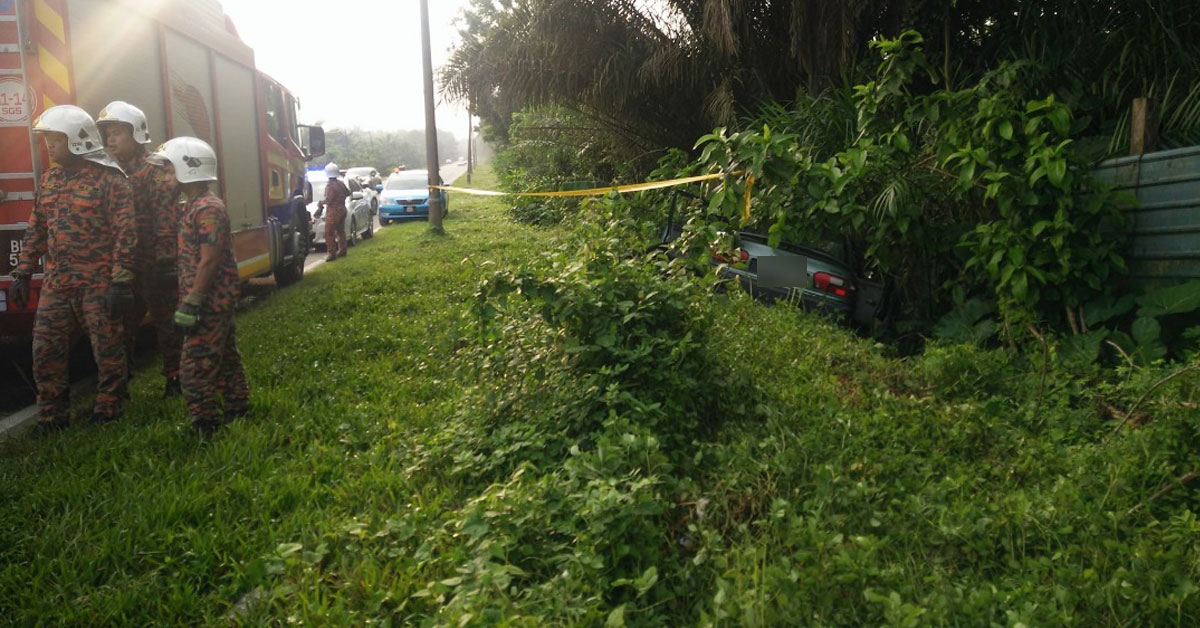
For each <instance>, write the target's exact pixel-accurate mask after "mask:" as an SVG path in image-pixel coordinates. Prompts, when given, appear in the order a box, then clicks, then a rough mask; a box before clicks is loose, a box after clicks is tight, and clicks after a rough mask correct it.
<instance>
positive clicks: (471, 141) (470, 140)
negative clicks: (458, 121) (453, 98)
mask: <svg viewBox="0 0 1200 628" xmlns="http://www.w3.org/2000/svg"><path fill="white" fill-rule="evenodd" d="M471 117H472V116H471V109H470V108H469V107H468V108H467V183H468V184H470V183H471V165H472V164H471V157H472V155H471V147H472V145H473V144H474V143H475V141H474V139H475V138H474V137H473V135H472V129H473V127H474V126H475V121H474V120H472V119H471Z"/></svg>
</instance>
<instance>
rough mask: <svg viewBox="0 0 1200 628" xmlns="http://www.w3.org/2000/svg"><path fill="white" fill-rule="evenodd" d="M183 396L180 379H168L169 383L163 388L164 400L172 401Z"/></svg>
mask: <svg viewBox="0 0 1200 628" xmlns="http://www.w3.org/2000/svg"><path fill="white" fill-rule="evenodd" d="M182 394H183V389H181V388H180V387H179V378H178V377H172V378H170V379H168V380H167V383H166V384H165V385H164V386H163V395H162V396H163V399H170V398H172V397H178V396H180V395H182Z"/></svg>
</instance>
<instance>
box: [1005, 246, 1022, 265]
mask: <svg viewBox="0 0 1200 628" xmlns="http://www.w3.org/2000/svg"><path fill="white" fill-rule="evenodd" d="M1008 259H1010V260H1012V264H1013V266H1016V267H1017V268H1020V267H1022V266H1024V265H1025V247H1023V246H1021V245H1016V246H1010V247H1008Z"/></svg>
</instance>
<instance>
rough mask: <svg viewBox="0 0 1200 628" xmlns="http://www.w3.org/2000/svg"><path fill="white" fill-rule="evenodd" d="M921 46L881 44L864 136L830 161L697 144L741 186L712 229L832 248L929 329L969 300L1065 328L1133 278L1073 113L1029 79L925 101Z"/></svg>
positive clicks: (987, 81) (781, 142)
mask: <svg viewBox="0 0 1200 628" xmlns="http://www.w3.org/2000/svg"><path fill="white" fill-rule="evenodd" d="M921 43H922V39H921V37H920V35H919V34H916V33H913V32H908V33H906V34H904V35H903V36H902V37H900V38H899V39H896V40H881V41H878V42H876V43H875V44H874V47H875V48H876V49H877V50H878V51H879V52H880V54H881V56H882V63H881V65H880V66H879V68H878V70H877V72H876V74H875V76H874V77H873V80H870V81H868V82H866V83H864V84H861V85H857V86H855V87H854V90H853V103H854V114H855V123H854V131H855V132H854V134H853V136H852V137H850V138H849V142H848V143H847V144H846V145H844V146H842V147H840V148H839V149H838V150H836V151H835V152H834V153H833V154H828V153H827V152H826V151H827V148H826V147H822V146H814V145H811V144H806V143H805V142H803V141H801V138H802V137H803V136H802V135H800V134H798V133H797V132H794V131H790V130H787V129H783V130H780V129H776V128H772V127H770V126H769V125H766V124H764V125H762V126H761V127H759V128H754V127H751V128H749V129H747V130H744V131H740V132H737V133H732V134H729V133H727V132H726V131H725V130H724V129H718V130H717V131H716V132H714V133H713V134H710V135H707V136H705V137H702V138H700V140H699V141H698V142H697V148H699V149H701V153H700V157H699V163H700V165H701V166H702V167H703V168H704V169H706V170H710V171H724V172H729V173H737V175H736V178H734V177H731V178H730V179H727V180H726V181H725V182H724V184H722V185H720V186H718V187H717V188H716V189H715V190H713V192H712V195H711V199H710V202H709V203H708V204H707V205H706V206H705V208H704V211H705V212H706V214H707V216H706V218H707V219H708V220H710V221H716V222H718V223H719V224H724V225H728V226H730V227H738V228H742V227H756V228H759V229H763V230H765V231H767V233H768V234H769V235H770V238H771V241H772V242H778V241H780V240H790V241H801V242H803V241H805V240H807V239H813V238H814V237H825V236H826V235H827V234H831V233H832V234H836V235H837V236H838V237H840V238H843V239H845V240H846V241H848V242H850V243H852V245H853V246H852V248H854V249H855V250H856V251H857V252H858V253H859V254H861V256H862V259H863V263H862V265H863V268H862V270H864V271H867V270H870V271H874V272H876V273H879V274H881V275H882V276H884V277H887V278H889V279H890V280H892V281H893V282H894V283H895V284H896V285H897V286H898V287H899V289H900V290H901V293H902V301H903V302H904V303H906V304H908V305H909V307H910V308H912V309H913V311H912V312H911V314H913V315H916V316H917V317H918V318H922V319H924V320H926V321H929V320H930V319H931V318H932V317H933V314H934V313H937V312H940V311H944V309H945V308H946V307H947V305H948V304H949V303H950V301H951V295H952V294H953V293H954V291H955V290H956V289H957V290H959V291H965V292H966V293H967V294H968V295H971V294H974V295H982V296H985V297H986V298H988V299H990V300H993V301H995V302H996V303H998V304H999V309H1000V312H1001V314H1002V316H1003V318H1004V319H1005V321H1006V322H1009V323H1020V325H1017V328H1021V327H1023V326H1024V324H1026V323H1028V322H1030V321H1045V320H1049V321H1051V322H1056V323H1063V322H1065V312H1066V309H1068V308H1076V307H1078V306H1080V305H1082V304H1083V303H1084V302H1086V301H1088V300H1089V299H1092V298H1094V297H1096V296H1098V295H1100V294H1103V293H1105V292H1106V291H1107V290H1108V289H1109V286H1111V285H1112V283H1113V278H1114V277H1115V276H1116V275H1117V274H1118V273H1120V272H1121V271H1122V270H1123V269H1124V261H1123V259H1122V257H1121V250H1122V246H1123V243H1124V241H1125V238H1124V231H1123V229H1122V226H1123V221H1122V216H1121V213H1120V211H1119V210H1118V208H1117V205H1116V203H1115V202H1113V200H1112V199H1111V198H1110V196H1109V195H1108V194H1107V193H1106V191H1105V189H1104V188H1103V187H1102V186H1100V185H1098V184H1097V183H1095V182H1094V181H1093V180H1092V179H1091V178H1090V177H1089V175H1088V174H1087V171H1086V168H1087V164H1086V163H1085V162H1084V161H1083V159H1082V158H1080V157H1079V156H1077V155H1076V154H1075V153H1074V152H1073V150H1072V128H1073V123H1072V118H1071V112H1070V110H1069V108H1068V107H1067V106H1066V105H1065V104H1064V103H1062V102H1059V101H1058V100H1056V99H1055V98H1054V96H1052V95H1051V96H1044V97H1043V96H1040V95H1036V94H1037V92H1036V85H1032V84H1031V83H1030V82H1029V81H1027V80H1025V79H1027V76H1026V74H1025V70H1027V66H1025V65H1023V64H1022V63H1007V64H1004V65H1002V66H1001V67H1000V68H998V69H997V70H995V71H994V72H991V73H989V74H987V75H986V76H984V77H983V78H982V79H981V80H980V81H979V82H978V83H976V84H974V85H971V86H969V87H965V88H961V89H955V90H949V89H944V88H943V89H938V90H933V91H927V90H926V89H925V86H926V85H927V84H928V82H930V81H933V82H937V81H938V80H939V76H938V70H937V69H936V68H935V67H934V66H933V64H932V63H930V61H929V60H928V59H927V58H926V57H925V54H924V52H923V50H922V48H921ZM918 86H920V87H921V89H917V87H918ZM772 117H773V118H775V119H778V118H779V116H778V114H777V113H776V114H775V115H773V116H772ZM818 125H819V126H823V127H824V126H829V123H828V122H825V121H822V122H820V123H818ZM819 137H821V138H824V139H825V141H829V138H831V137H833V138H836V137H837V134H830V133H828V132H822V133H821V134H819Z"/></svg>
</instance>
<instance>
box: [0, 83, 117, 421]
mask: <svg viewBox="0 0 1200 628" xmlns="http://www.w3.org/2000/svg"><path fill="white" fill-rule="evenodd" d="M33 131H34V133H36V134H38V135H40V136H41V137H42V139H43V141H44V146H45V150H46V154H47V156H48V157H49V158H50V159H51V160H53V162H54V164H56V165H54V166H52V167H51V168H49V169H48V170H46V172H45V173H43V174H42V177H41V181H40V182H39V187H38V193H37V199H36V200H35V201H34V205H33V212H32V213H31V214H30V217H29V227H28V229H26V231H25V241H24V244H23V246H22V249H21V255H20V261H19V262H18V264H17V267H16V269H15V270H13V271H12V275H13V278H14V279H13V283H12V286H11V287H10V288H9V290H10V292H9V298H11V299H12V300H13V302H14V303H15V304H17V305H18V307H24V306H25V304H26V303H27V302H28V299H29V277H30V275H31V274H33V270H34V267H35V264H36V262H37V260H38V259H39V258H42V257H43V256H45V278H44V279H43V281H42V290H41V295H40V297H39V299H38V309H37V314H36V315H35V318H34V325H33V376H34V379H35V380H36V382H37V400H38V409H39V417H38V426H37V430H38V431H39V432H41V433H46V432H50V431H54V430H58V429H61V428H63V427H66V426H67V425H68V424H69V423H70V420H71V419H70V407H71V403H70V396H69V395H70V389H69V381H68V373H67V368H68V367H67V358H68V354H69V353H70V349H71V343H72V341H73V340H74V338H75V336H76V335H77V333H79V332H80V331H84V332H86V333H87V335H88V337H89V338H90V339H91V342H92V351H93V355H94V357H95V360H96V366H97V370H98V381H97V385H96V399H95V402H94V403H93V405H92V411H91V416H90V419H91V421H92V422H94V423H108V422H110V421H114V420H116V419H118V418H120V416H121V410H122V406H123V403H124V397H125V386H126V380H127V377H128V370H127V367H126V362H125V344H124V342H123V338H124V334H123V330H122V327H123V326H122V322H121V321H122V320H123V319H124V317H125V316H126V314H127V313H128V312H129V310H130V309H132V307H133V288H132V285H131V283H132V281H133V268H134V248H135V247H136V245H137V231H136V227H135V225H134V215H133V201H132V189H131V188H130V185H129V182H128V181H127V180H126V179H125V176H124V174H123V173H122V172H121V170H120V168H119V167H117V164H116V163H115V162H113V161H112V160H111V159H109V158H108V156H107V155H105V153H104V150H103V147H104V142H103V141H102V140H101V138H100V131H99V129H97V128H96V123H95V122H94V121H93V120H92V117H91V116H90V115H88V113H87V112H86V111H84V110H83V109H80V108H79V107H75V106H72V105H58V106H56V107H50V108H49V109H46V111H45V112H44V113H42V115H41V116H39V117H38V119H37V120H35V121H34V123H33Z"/></svg>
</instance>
